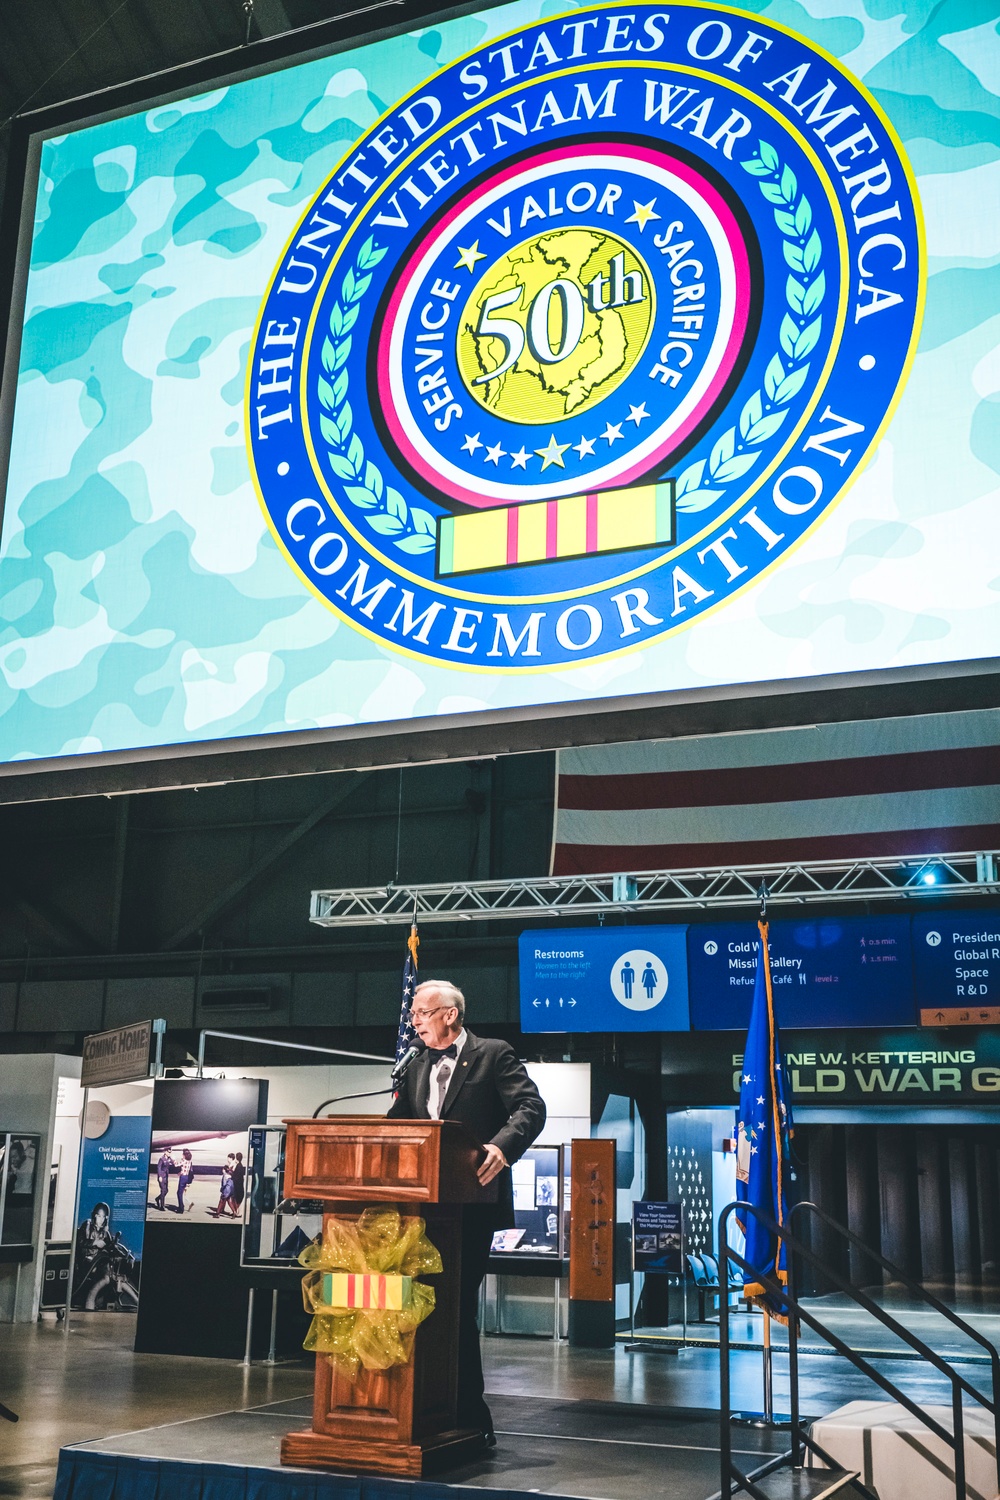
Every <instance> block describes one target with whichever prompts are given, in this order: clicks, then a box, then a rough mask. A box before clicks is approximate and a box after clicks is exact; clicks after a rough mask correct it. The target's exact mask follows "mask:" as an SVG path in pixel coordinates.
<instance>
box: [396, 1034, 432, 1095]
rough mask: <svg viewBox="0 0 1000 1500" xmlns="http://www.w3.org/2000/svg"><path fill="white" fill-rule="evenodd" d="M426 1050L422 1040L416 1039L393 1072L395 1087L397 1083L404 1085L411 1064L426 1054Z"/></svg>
mask: <svg viewBox="0 0 1000 1500" xmlns="http://www.w3.org/2000/svg"><path fill="white" fill-rule="evenodd" d="M426 1050H427V1048H426V1046H425V1044H424V1043H423V1042H422V1041H421V1040H420V1038H419V1037H417V1038H415V1039H414V1041H413V1042H412V1043H411V1044H410V1046H409V1047H408V1048H407V1050H406V1051H405V1052H404V1053H403V1055H402V1057H401V1058H400V1059H399V1062H398V1063H397V1064H396V1066H395V1067H394V1068H393V1070H392V1083H393V1087H395V1086H396V1084H397V1083H402V1081H403V1078H404V1077H405V1076H406V1071H407V1069H408V1068H409V1066H410V1064H411V1063H413V1062H415V1061H416V1059H417V1058H418V1057H419V1056H420V1054H421V1052H426Z"/></svg>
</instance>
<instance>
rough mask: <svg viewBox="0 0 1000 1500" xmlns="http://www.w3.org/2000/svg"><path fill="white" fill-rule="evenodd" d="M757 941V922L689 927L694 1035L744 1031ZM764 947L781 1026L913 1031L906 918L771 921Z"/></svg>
mask: <svg viewBox="0 0 1000 1500" xmlns="http://www.w3.org/2000/svg"><path fill="white" fill-rule="evenodd" d="M757 943H758V938H757V926H756V923H755V922H719V923H709V924H706V925H705V926H703V927H702V926H699V927H690V928H689V929H688V967H689V974H690V985H691V1025H692V1027H693V1028H694V1029H695V1030H696V1031H729V1030H731V1031H745V1030H746V1029H747V1026H748V1025H749V1022H750V1007H751V1005H752V1002H753V989H754V979H755V975H756V972H757ZM770 950H771V982H772V984H773V987H774V1003H775V1009H776V1011H777V1017H778V1023H779V1025H781V1026H782V1027H789V1026H795V1027H800V1028H802V1029H803V1030H806V1029H809V1030H812V1029H813V1028H815V1027H825V1026H912V1025H913V1022H914V1020H915V1019H916V1017H915V1014H914V1002H913V970H912V963H911V958H910V921H909V918H908V917H874V918H869V917H821V918H817V919H813V920H802V921H794V922H788V921H772V923H771V928H770Z"/></svg>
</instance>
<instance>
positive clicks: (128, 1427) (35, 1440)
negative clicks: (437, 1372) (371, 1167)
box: [0, 1313, 989, 1500]
mask: <svg viewBox="0 0 1000 1500" xmlns="http://www.w3.org/2000/svg"><path fill="white" fill-rule="evenodd" d="M134 1326H135V1325H134V1323H133V1322H132V1320H131V1319H130V1318H129V1317H127V1316H124V1315H122V1314H114V1313H104V1314H100V1313H97V1314H90V1315H87V1316H77V1317H75V1318H74V1320H73V1322H72V1325H71V1328H70V1331H69V1333H68V1334H67V1333H65V1332H64V1331H63V1328H62V1326H61V1325H57V1324H56V1323H54V1322H52V1321H49V1320H46V1321H44V1322H42V1323H39V1324H36V1325H33V1326H31V1325H19V1326H17V1327H10V1326H5V1327H0V1400H2V1401H3V1402H4V1403H5V1404H6V1405H8V1406H10V1407H12V1408H13V1409H14V1410H15V1411H17V1412H19V1413H20V1416H21V1421H20V1422H19V1423H18V1424H17V1425H16V1426H11V1425H10V1424H8V1423H6V1422H0V1500H47V1497H48V1496H50V1495H51V1494H52V1489H53V1483H54V1478H55V1467H56V1460H57V1455H58V1450H59V1448H60V1447H62V1446H64V1445H65V1444H69V1443H80V1442H87V1441H93V1440H94V1439H98V1438H106V1437H108V1436H109V1435H111V1434H121V1433H128V1432H136V1431H137V1430H138V1429H140V1428H149V1427H155V1426H160V1427H162V1426H163V1424H167V1423H174V1422H182V1421H185V1420H187V1419H190V1418H192V1417H205V1416H209V1415H213V1414H218V1415H223V1414H226V1413H233V1412H246V1411H248V1410H249V1409H250V1408H253V1407H257V1408H259V1407H263V1406H267V1405H270V1404H271V1403H274V1402H282V1403H285V1409H286V1410H287V1411H288V1413H289V1415H291V1414H292V1413H293V1412H296V1411H297V1412H299V1413H301V1412H303V1411H305V1410H307V1407H304V1406H301V1405H299V1404H298V1403H299V1402H300V1401H301V1400H302V1398H307V1397H308V1395H309V1392H310V1391H311V1388H312V1369H311V1361H308V1360H306V1359H304V1360H303V1361H302V1362H301V1363H298V1362H295V1363H289V1364H283V1365H278V1366H275V1367H273V1368H268V1367H265V1366H262V1365H255V1366H253V1367H252V1368H251V1369H249V1370H246V1369H244V1368H243V1367H242V1366H241V1365H240V1364H237V1363H231V1362H229V1361H223V1360H212V1359H186V1358H185V1359H181V1358H178V1357H175V1356H163V1355H148V1354H144V1355H137V1354H133V1352H132V1349H131V1344H132V1339H133V1336H134ZM483 1348H484V1364H485V1369H486V1383H487V1391H488V1392H489V1393H490V1394H492V1395H494V1396H496V1397H498V1398H500V1399H498V1400H497V1401H496V1402H495V1406H496V1412H495V1416H496V1420H497V1427H498V1430H499V1431H500V1433H501V1434H502V1435H501V1445H503V1447H507V1448H510V1449H515V1448H516V1447H517V1446H518V1445H521V1446H522V1447H523V1446H524V1445H525V1444H527V1443H528V1440H529V1435H530V1434H532V1433H534V1434H537V1435H538V1436H539V1437H541V1436H542V1435H544V1436H546V1437H547V1438H549V1439H551V1438H552V1437H553V1436H554V1435H556V1434H558V1435H559V1438H560V1442H561V1445H562V1450H565V1458H564V1459H563V1460H561V1461H560V1462H561V1466H562V1467H564V1468H565V1470H566V1472H567V1473H568V1472H570V1471H572V1472H573V1473H577V1472H579V1473H581V1474H582V1473H585V1472H586V1469H587V1466H588V1463H593V1462H596V1460H594V1459H593V1457H591V1458H589V1459H588V1457H587V1455H588V1454H589V1455H594V1454H596V1453H597V1452H598V1451H599V1449H598V1446H597V1445H594V1444H591V1443H590V1442H589V1440H588V1428H587V1421H588V1412H587V1409H586V1408H587V1406H595V1405H596V1404H603V1405H605V1406H606V1405H607V1404H609V1403H623V1405H624V1406H625V1407H627V1408H631V1410H630V1411H629V1410H623V1411H622V1412H621V1413H620V1417H621V1422H623V1423H631V1424H633V1425H634V1424H635V1422H637V1421H638V1422H640V1424H642V1423H647V1422H649V1421H651V1420H654V1421H660V1422H661V1423H663V1424H665V1425H664V1430H663V1431H662V1432H661V1434H660V1436H659V1437H658V1438H656V1440H655V1441H656V1443H657V1446H658V1447H662V1448H664V1449H669V1447H670V1444H671V1442H672V1439H671V1437H670V1435H669V1430H668V1429H669V1426H670V1424H671V1423H673V1422H675V1421H677V1420H680V1421H682V1422H683V1423H684V1425H685V1427H686V1428H689V1427H690V1426H691V1424H692V1422H694V1423H695V1424H696V1425H697V1426H698V1427H699V1430H700V1428H701V1427H702V1426H703V1427H704V1443H702V1438H701V1437H699V1438H698V1441H697V1443H694V1444H693V1445H692V1442H691V1439H690V1434H689V1433H688V1434H687V1435H685V1436H684V1437H683V1443H682V1444H681V1445H679V1446H684V1445H686V1447H687V1449H688V1450H690V1451H692V1452H693V1451H695V1450H696V1449H697V1448H699V1447H701V1446H704V1447H706V1448H708V1447H710V1446H711V1445H712V1443H713V1423H712V1419H711V1416H710V1415H709V1414H711V1413H713V1412H714V1411H716V1410H717V1407H718V1399H719V1368H718V1356H717V1354H716V1353H715V1352H714V1351H713V1350H711V1349H700V1350H693V1351H688V1352H686V1353H684V1354H681V1355H679V1356H676V1355H670V1354H666V1353H660V1352H654V1351H646V1350H642V1351H630V1350H627V1349H625V1348H623V1347H622V1346H620V1345H619V1346H618V1347H616V1348H614V1349H607V1350H603V1349H602V1350H588V1349H571V1348H570V1347H569V1346H568V1345H567V1344H565V1343H560V1344H559V1345H557V1346H554V1345H553V1344H552V1342H551V1341H550V1340H545V1339H527V1338H516V1337H504V1338H495V1337H488V1338H486V1339H485V1340H484V1343H483ZM760 1365H761V1362H760V1357H759V1355H758V1354H756V1353H752V1352H747V1353H737V1354H735V1355H734V1356H733V1360H732V1379H733V1404H734V1406H740V1407H743V1408H745V1409H747V1410H759V1407H760V1399H761V1397H760V1387H761V1378H760ZM880 1367H881V1368H882V1369H884V1370H885V1371H886V1372H887V1373H888V1374H889V1375H890V1376H891V1377H892V1378H893V1379H895V1380H897V1381H898V1382H899V1384H900V1385H902V1386H903V1388H904V1389H905V1390H906V1391H907V1393H908V1394H910V1395H912V1396H914V1397H915V1399H917V1400H920V1401H924V1402H940V1401H941V1400H942V1399H944V1396H945V1390H944V1386H943V1383H942V1381H941V1380H940V1379H939V1377H938V1376H937V1375H936V1374H935V1373H934V1372H933V1371H928V1370H927V1369H926V1367H925V1366H923V1365H920V1364H916V1363H911V1362H892V1361H886V1362H884V1364H882V1365H881V1366H880ZM963 1370H964V1373H965V1374H966V1376H967V1378H969V1379H970V1380H971V1382H972V1383H973V1384H974V1385H975V1386H976V1387H977V1388H984V1387H985V1382H986V1381H987V1380H988V1377H989V1371H988V1369H983V1368H980V1367H975V1366H964V1367H963ZM873 1394H875V1393H874V1392H873V1390H872V1386H871V1384H870V1383H869V1382H868V1381H867V1380H865V1379H864V1377H862V1376H860V1375H859V1374H857V1373H856V1372H854V1371H853V1370H852V1369H851V1368H850V1367H847V1366H845V1364H844V1362H843V1361H841V1360H839V1359H836V1358H830V1357H821V1356H811V1357H806V1358H804V1359H803V1360H802V1361H801V1399H802V1407H803V1410H804V1411H805V1412H807V1413H809V1414H810V1415H814V1416H818V1415H820V1414H822V1413H823V1412H826V1411H830V1410H832V1409H834V1408H835V1407H837V1406H840V1405H842V1404H843V1403H844V1402H845V1401H849V1400H852V1399H855V1398H857V1397H866V1398H869V1399H870V1398H871V1396H872V1395H873ZM786 1402H787V1361H786V1359H785V1358H784V1357H783V1356H781V1355H777V1356H776V1358H775V1405H776V1409H778V1410H779V1411H780V1410H781V1409H782V1407H783V1405H784V1404H785V1403H786ZM573 1403H580V1405H579V1408H578V1410H577V1411H576V1412H575V1413H574V1407H573ZM637 1408H638V1409H640V1410H639V1411H637V1410H636V1409H637ZM650 1408H657V1409H658V1412H657V1413H656V1414H654V1413H653V1412H651V1411H650V1410H649V1409H650ZM641 1409H645V1412H643V1411H642V1410H641ZM277 1414H278V1415H280V1408H279V1410H278V1413H277ZM619 1425H620V1424H619ZM504 1435H506V1436H504ZM160 1439H161V1440H162V1441H163V1442H164V1443H165V1445H166V1446H167V1448H169V1447H170V1444H171V1442H172V1439H171V1437H170V1436H169V1435H168V1434H166V1433H163V1434H161V1435H160ZM652 1440H653V1439H651V1438H650V1434H649V1433H645V1434H644V1435H643V1436H642V1437H641V1438H637V1439H636V1449H635V1451H636V1453H637V1454H638V1453H640V1451H643V1450H641V1447H640V1445H641V1444H642V1443H645V1442H647V1441H652ZM769 1441H773V1436H771V1437H770V1438H769ZM779 1441H780V1440H779ZM737 1446H744V1447H747V1448H753V1449H757V1448H758V1446H760V1442H759V1439H758V1437H757V1436H756V1435H754V1436H753V1437H752V1438H751V1437H750V1436H747V1437H746V1441H745V1442H744V1441H742V1440H737ZM178 1456H182V1455H178ZM664 1457H666V1453H665V1452H664V1453H661V1455H660V1459H659V1460H658V1462H662V1459H663V1458H664ZM505 1462H506V1460H505V1458H504V1454H503V1452H501V1453H500V1455H499V1464H500V1466H501V1467H498V1468H497V1469H495V1470H494V1471H493V1472H494V1475H495V1479H494V1483H495V1482H497V1481H498V1480H499V1481H500V1482H501V1483H502V1482H503V1481H502V1480H501V1479H500V1474H501V1471H502V1466H503V1465H504V1464H505ZM671 1462H673V1463H677V1464H680V1462H681V1458H680V1455H679V1453H678V1454H677V1456H676V1457H675V1458H674V1459H673V1460H671ZM685 1462H686V1461H685ZM712 1465H713V1460H712V1459H711V1456H710V1454H709V1453H708V1452H706V1453H705V1455H704V1457H703V1458H702V1459H698V1460H697V1463H696V1464H695V1469H696V1470H697V1471H698V1472H699V1473H700V1469H701V1468H702V1467H704V1468H705V1470H706V1474H708V1473H709V1472H710V1471H711V1469H712ZM687 1466H688V1467H690V1465H687ZM747 1466H748V1467H749V1464H748V1465H747ZM599 1467H600V1468H601V1469H602V1470H603V1469H604V1468H606V1464H605V1463H604V1462H602V1463H601V1464H600V1465H599ZM692 1472H694V1470H692ZM661 1477H662V1470H661ZM462 1482H463V1483H466V1484H469V1483H472V1484H476V1483H479V1484H482V1483H485V1482H486V1481H485V1480H483V1479H482V1478H480V1479H478V1480H477V1479H476V1478H475V1477H474V1476H472V1475H468V1476H465V1477H464V1478H463V1480H462ZM528 1487H529V1488H537V1489H540V1490H544V1489H548V1488H552V1487H553V1481H552V1478H551V1475H549V1476H548V1478H545V1477H539V1478H536V1479H535V1481H534V1483H533V1484H531V1485H530V1486H528ZM556 1487H558V1486H556ZM712 1488H714V1485H713V1486H712ZM564 1492H565V1491H564ZM599 1492H600V1494H602V1495H605V1496H609V1497H611V1500H613V1496H614V1490H613V1487H612V1486H611V1485H610V1484H606V1485H604V1486H603V1487H602V1488H601V1489H600V1491H599ZM573 1493H579V1494H584V1495H586V1494H593V1493H594V1491H593V1489H587V1488H586V1486H585V1485H584V1484H583V1481H582V1479H581V1480H580V1482H579V1484H578V1487H577V1489H576V1490H575V1491H573ZM705 1493H708V1491H707V1490H706V1491H705Z"/></svg>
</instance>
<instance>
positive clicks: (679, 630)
mask: <svg viewBox="0 0 1000 1500" xmlns="http://www.w3.org/2000/svg"><path fill="white" fill-rule="evenodd" d="M814 12H815V13H814ZM795 17H796V27H797V29H796V30H790V29H788V28H786V27H785V26H783V25H779V24H777V23H775V22H772V21H770V20H766V19H762V18H760V17H759V16H757V15H754V14H751V13H750V12H747V13H743V12H741V11H739V10H735V9H731V8H722V7H713V6H711V5H701V4H695V3H690V0H686V3H680V4H676V5H672V6H671V7H670V8H669V10H663V9H660V8H658V7H656V6H653V5H644V4H639V5H635V6H631V7H629V8H628V9H622V8H621V7H616V6H583V7H579V8H573V7H570V8H569V9H567V11H566V12H565V13H564V14H562V15H557V16H550V15H549V14H548V8H547V7H544V6H542V5H541V3H540V0H517V3H514V4H509V5H503V6H496V7H492V8H483V9H482V10H480V11H478V12H476V13H475V14H465V15H461V16H452V17H451V18H448V17H445V18H443V19H441V20H440V21H438V22H436V23H435V24H434V25H429V24H428V25H425V26H422V27H420V28H417V29H416V30H411V31H408V32H405V33H400V34H396V35H391V34H390V35H383V36H381V37H380V38H379V39H377V40H375V41H372V42H370V43H368V44H366V45H348V46H347V47H346V49H345V50H340V51H337V52H336V53H335V54H333V55H329V56H322V57H311V58H310V59H309V60H307V61H297V62H293V61H290V62H287V63H285V64H282V65H280V66H275V65H273V64H271V65H270V67H269V70H268V71H259V72H257V73H256V74H255V76H242V77H239V78H233V77H229V78H225V79H221V80H218V86H214V85H213V86H212V87H208V88H206V90H205V91H203V92H200V93H194V94H192V95H190V96H189V97H181V98H176V97H174V98H169V99H158V100H150V101H149V103H148V105H147V106H146V107H143V108H136V106H135V105H134V104H132V105H130V106H129V108H128V110H127V111H124V112H120V113H118V114H117V115H113V116H112V117H111V118H102V119H101V120H100V121H98V122H96V123H95V122H86V121H83V122H76V123H75V124H71V125H70V126H69V127H67V126H66V125H65V123H61V124H60V126H59V128H58V132H56V131H55V130H49V131H46V130H45V129H39V130H38V131H37V132H36V134H35V135H34V136H33V137H32V142H31V151H30V153H29V155H30V163H31V167H30V171H29V174H28V178H27V182H26V188H25V200H24V204H25V210H24V218H23V226H22V228H23V233H22V244H21V259H20V265H19V268H18V271H17V274H16V277H15V298H14V323H13V333H14V337H13V339H12V343H11V351H12V352H11V367H10V369H9V371H8V376H9V378H8V380H7V383H6V392H7V395H6V408H5V410H6V417H7V422H8V430H9V450H10V451H9V466H8V467H9V472H8V479H7V489H6V508H5V512H4V519H3V531H2V541H0V547H2V564H0V566H2V575H0V603H2V617H3V621H4V624H3V629H2V631H0V678H2V680H0V764H3V765H5V766H7V767H8V768H10V767H12V766H15V765H16V767H17V770H18V772H19V773H23V770H24V766H23V765H22V764H20V763H22V762H28V763H31V764H34V765H36V766H37V765H40V764H45V765H53V764H56V765H58V764H62V763H64V762H65V763H66V764H69V765H73V766H79V765H81V764H84V765H88V764H89V765H95V764H100V763H101V762H102V758H103V759H107V758H108V757H111V758H114V757H118V758H125V759H128V758H130V757H131V758H135V757H143V756H145V757H147V758H148V757H150V756H155V755H157V754H159V755H162V754H164V753H169V752H171V751H174V752H180V751H186V752H187V753H190V751H191V748H192V747H195V746H202V747H207V746H214V747H216V748H219V747H220V746H225V745H227V744H229V745H236V744H242V745H244V746H248V745H258V746H259V745H262V744H267V745H271V746H273V745H274V744H276V743H277V744H281V743H286V744H291V743H293V742H294V743H296V744H298V743H303V742H304V743H308V742H309V740H310V739H316V738H325V739H335V738H345V737H347V738H349V737H351V736H356V735H362V734H367V735H371V734H372V733H373V732H374V730H375V729H376V728H377V727H378V726H383V727H384V726H387V725H390V724H392V723H393V722H399V721H405V722H407V723H411V724H415V725H417V726H418V727H423V728H425V729H426V728H432V727H434V726H435V725H439V726H442V727H443V728H447V729H453V730H454V729H458V728H461V727H462V726H463V725H468V724H472V725H475V724H483V723H484V722H490V721H493V720H497V719H504V718H515V717H519V718H522V719H523V718H524V717H525V716H527V717H528V718H529V719H530V718H531V717H532V716H536V717H537V716H539V715H542V714H543V713H544V712H545V711H546V709H551V707H552V706H554V705H558V706H560V707H562V708H563V709H566V710H572V711H573V712H580V711H582V710H583V709H584V708H589V709H591V710H593V709H595V708H599V707H600V706H601V705H602V704H604V705H608V704H610V703H612V702H617V703H618V704H619V706H620V705H621V704H625V705H626V706H627V704H628V703H629V702H630V701H631V702H634V703H636V704H638V703H639V701H640V700H641V701H642V702H643V703H646V702H648V701H650V700H651V699H652V700H654V701H657V702H667V703H669V702H671V701H674V699H677V698H679V697H683V695H685V694H686V695H689V696H690V695H691V694H692V693H695V694H697V693H698V692H701V691H703V690H706V689H715V688H723V689H728V690H730V691H731V692H738V691H740V689H741V686H745V685H748V684H753V683H756V682H763V681H767V682H771V683H786V684H788V683H792V682H810V683H812V684H814V685H815V684H816V683H817V682H822V681H823V680H824V679H825V680H826V681H828V682H830V683H833V682H836V683H840V684H842V683H844V682H845V681H846V680H848V679H851V680H853V676H852V674H865V673H876V672H883V673H884V672H902V673H903V674H904V676H905V674H906V673H907V672H912V673H917V674H920V673H926V671H928V670H929V669H932V668H934V669H937V668H940V666H941V664H952V665H953V666H954V669H955V670H961V669H963V667H966V668H967V667H969V666H970V664H974V663H980V665H981V666H982V664H983V663H985V662H986V661H987V660H989V659H992V658H995V657H997V656H998V654H1000V650H998V647H1000V614H998V611H997V609H996V604H995V597H996V596H995V591H994V589H993V586H992V579H993V574H994V571H995V570H994V566H993V561H992V558H993V553H994V551H995V543H996V540H997V527H998V522H997V519H996V505H995V496H996V488H997V472H998V467H1000V456H998V454H997V450H996V443H995V441H994V439H993V436H992V434H993V432H994V430H995V421H993V420H992V415H991V414H992V413H993V412H994V404H993V403H994V401H995V391H996V386H997V376H996V369H997V350H996V327H995V319H994V318H993V311H994V300H995V299H994V297H993V293H992V287H993V279H992V266H993V262H994V261H995V259H996V256H997V253H998V250H1000V245H998V242H997V234H998V229H997V220H996V216H995V215H990V214H984V213H983V211H982V210H983V205H984V204H985V203H988V202H991V201H993V200H994V199H995V195H996V183H997V163H996V161H995V160H994V157H995V147H994V145H993V141H992V133H991V132H992V126H991V125H990V123H989V122H990V121H991V120H993V119H994V118H995V116H996V113H997V109H998V103H997V93H996V89H997V84H996V78H997V69H996V63H997V61H998V53H1000V42H998V39H997V36H996V33H995V31H993V30H991V29H990V27H989V26H988V25H985V24H984V25H982V26H978V27H977V26H963V25H962V24H961V22H957V23H956V24H957V25H958V27H959V29H956V30H954V31H950V32H948V33H947V34H940V35H939V34H938V30H934V31H933V34H932V33H931V30H930V29H929V28H930V23H929V22H928V23H927V25H926V26H924V27H923V29H921V27H922V26H923V23H922V21H920V20H919V19H917V18H914V19H913V21H912V26H911V25H910V24H908V25H907V26H905V27H903V28H902V30H901V31H898V32H897V31H893V32H892V34H891V35H887V34H886V32H885V28H884V23H882V22H881V21H878V20H876V19H874V18H872V17H869V16H867V15H866V14H864V13H862V14H861V16H860V17H859V16H858V15H856V14H855V13H854V8H853V7H848V6H846V5H843V6H835V7H834V10H833V12H831V9H830V7H829V5H826V4H824V5H822V6H819V5H814V6H812V7H799V8H797V9H796V11H795ZM911 31H912V32H915V33H916V34H912V35H911ZM252 56H253V54H252V53H251V52H250V50H249V49H248V52H247V58H248V61H249V60H250V59H251V58H252ZM101 107H102V109H107V107H108V101H106V100H102V106H101ZM925 300H926V317H925ZM921 328H923V332H922V334H921ZM918 340H919V345H918ZM483 743H484V744H485V743H486V741H485V739H484V740H483Z"/></svg>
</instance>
